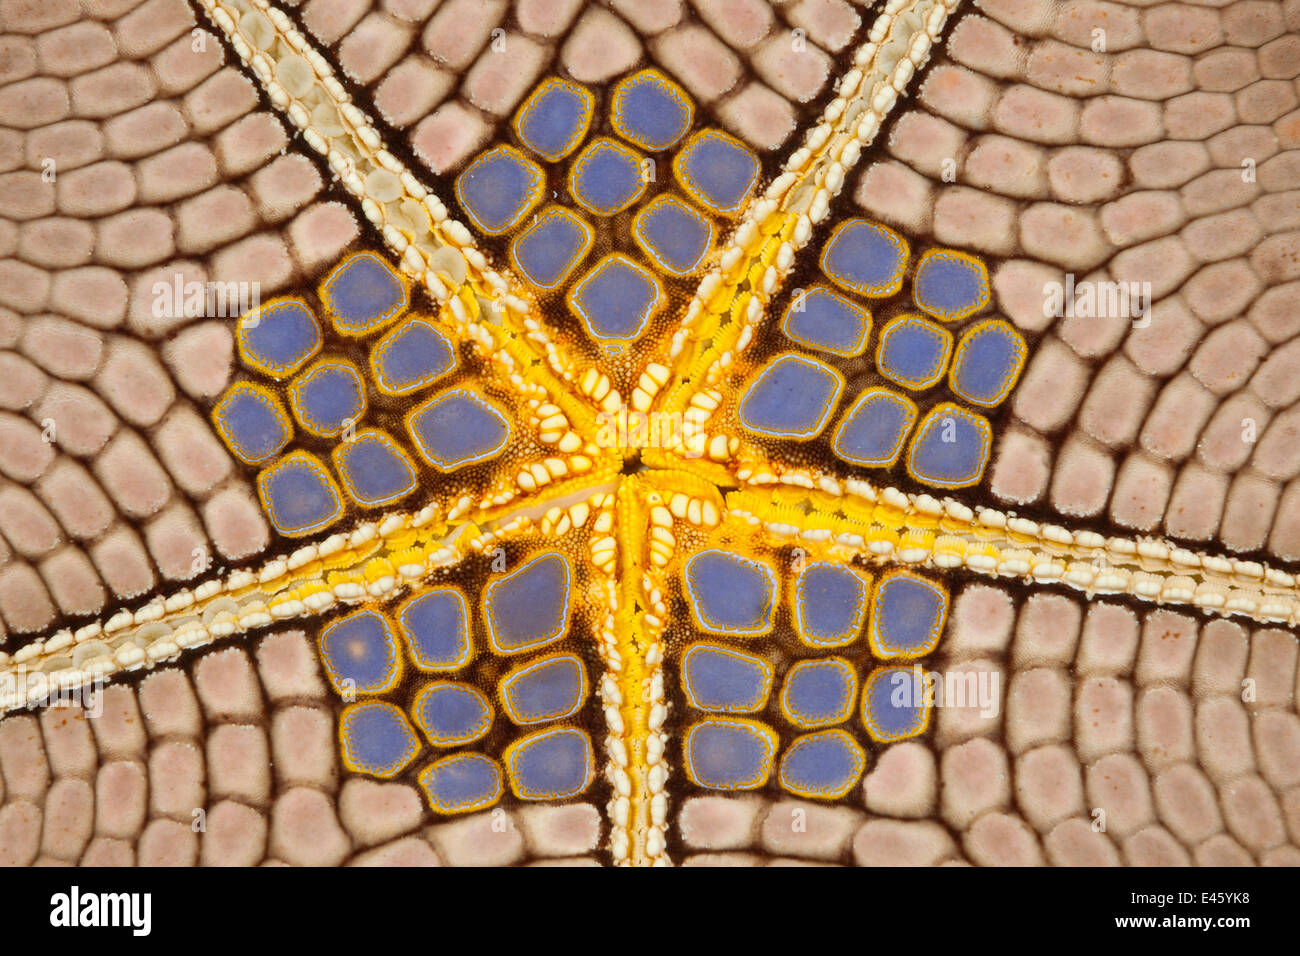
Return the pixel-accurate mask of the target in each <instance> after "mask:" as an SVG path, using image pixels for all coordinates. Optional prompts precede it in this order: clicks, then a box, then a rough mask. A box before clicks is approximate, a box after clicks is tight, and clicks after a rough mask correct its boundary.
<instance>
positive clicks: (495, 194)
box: [456, 70, 759, 350]
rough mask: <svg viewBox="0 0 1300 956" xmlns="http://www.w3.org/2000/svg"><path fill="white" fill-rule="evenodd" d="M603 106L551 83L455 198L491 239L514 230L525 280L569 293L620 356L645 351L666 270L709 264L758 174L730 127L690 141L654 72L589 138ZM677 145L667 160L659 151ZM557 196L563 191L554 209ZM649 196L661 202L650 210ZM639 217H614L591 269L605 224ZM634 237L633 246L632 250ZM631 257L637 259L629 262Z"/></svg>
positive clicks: (564, 83) (586, 93)
mask: <svg viewBox="0 0 1300 956" xmlns="http://www.w3.org/2000/svg"><path fill="white" fill-rule="evenodd" d="M596 109H597V102H596V97H595V96H594V95H593V93H592V92H591V91H590V90H588V89H587V88H585V87H583V86H581V85H579V84H577V83H574V82H572V81H569V80H565V79H561V78H558V77H551V78H549V79H546V80H544V81H543V82H541V83H540V84H539V85H538V86H537V87H536V88H535V89H534V90H533V91H532V93H531V94H529V96H528V97H527V99H526V100H525V101H524V103H523V104H522V105H521V106H520V108H519V110H518V112H517V113H516V114H515V117H514V120H513V122H512V127H513V129H514V132H515V135H516V137H517V138H518V144H519V145H518V146H514V145H502V146H497V147H494V148H492V149H490V150H487V151H486V152H484V153H482V154H481V155H479V156H478V157H476V158H475V159H474V161H473V162H471V163H470V165H469V166H468V167H466V169H465V170H464V171H463V172H462V173H461V174H460V175H459V176H458V177H457V179H456V198H457V200H458V201H459V203H460V205H461V207H462V208H463V209H464V210H465V214H466V217H467V218H468V219H469V221H470V222H471V223H473V225H474V226H475V227H476V228H478V229H479V230H480V231H481V232H483V233H485V234H487V235H503V234H506V233H512V234H513V235H512V238H511V240H510V243H509V248H508V254H509V257H510V261H511V265H512V266H513V268H514V269H515V271H516V272H518V273H519V274H520V275H521V276H523V278H524V279H526V280H527V281H528V282H529V283H530V284H531V285H532V286H533V287H534V288H535V289H536V290H537V291H538V292H539V293H553V292H560V291H562V290H564V289H565V288H566V287H568V294H567V295H566V296H565V302H566V303H567V305H568V308H569V310H570V311H571V312H572V314H573V315H574V317H575V318H576V319H577V320H578V322H579V323H580V324H581V327H582V328H583V330H584V331H585V332H586V334H587V335H588V336H589V337H590V338H591V339H592V340H593V341H595V342H596V343H597V344H598V345H600V346H602V347H605V348H607V349H614V350H617V349H620V348H623V347H625V346H626V345H628V344H629V343H631V342H633V341H635V340H636V338H637V337H638V336H640V335H641V334H642V333H643V332H644V331H645V329H646V328H647V326H648V325H649V323H650V321H651V320H652V319H653V318H654V316H655V315H656V314H657V313H658V312H659V311H660V310H661V309H662V308H663V307H664V305H666V303H667V296H666V294H665V293H664V290H663V288H662V286H661V284H660V280H659V278H658V275H657V274H662V275H664V276H668V277H674V278H680V277H685V276H689V275H692V274H694V273H697V272H699V271H700V270H701V268H703V266H704V264H705V261H706V260H707V258H708V255H709V253H710V251H711V250H712V249H713V246H714V239H715V235H716V232H717V229H718V225H717V220H718V219H720V218H721V219H726V218H730V217H734V216H737V215H739V214H740V213H741V212H742V211H743V209H744V206H745V204H746V203H747V201H748V200H749V197H750V195H751V194H752V192H753V190H754V187H755V186H756V185H757V183H758V174H759V164H758V157H757V156H756V155H755V154H754V153H753V151H752V150H750V149H749V148H748V147H747V146H745V145H744V144H743V143H741V142H740V141H739V140H737V139H736V138H734V137H732V136H730V135H728V134H727V133H725V132H723V131H722V130H719V129H702V130H698V131H696V132H694V133H691V124H692V122H693V120H694V117H695V106H694V104H693V103H692V102H691V99H690V97H689V96H687V94H686V92H685V91H684V90H682V88H681V87H680V86H678V85H677V84H676V83H673V82H672V81H671V80H669V79H668V78H667V77H666V76H664V75H663V74H662V73H660V72H659V71H657V70H642V71H640V72H638V73H634V74H631V75H629V76H627V77H624V78H623V79H622V80H621V81H619V82H618V83H617V84H615V85H614V87H613V89H612V90H611V92H610V94H609V97H608V103H607V110H608V117H609V129H610V130H611V131H612V133H613V135H595V136H591V137H590V138H588V133H589V132H590V131H591V129H592V126H593V121H594V120H595V117H596ZM688 134H689V135H688ZM674 149H675V150H676V152H674V153H673V154H672V157H671V163H669V161H668V158H667V157H665V156H663V155H662V154H663V153H665V152H666V151H669V150H674ZM562 161H567V163H568V165H567V170H566V173H565V176H564V179H563V182H564V185H563V186H561V187H559V189H562V190H563V193H564V195H563V198H562V199H561V198H560V196H559V190H558V189H556V190H552V187H548V186H547V185H546V184H547V181H548V173H547V170H546V169H545V168H544V166H543V165H542V164H543V163H560V162H562ZM668 166H671V172H672V181H673V182H675V183H676V186H677V189H659V190H654V189H652V186H653V185H654V184H656V183H657V182H658V180H659V179H660V178H661V177H660V176H659V175H658V172H657V170H658V169H659V168H661V167H664V168H665V173H666V172H667V167H668ZM662 178H667V177H666V176H665V177H662ZM550 191H554V193H555V195H553V196H552V197H551V201H549V202H548V201H547V194H548V192H550ZM647 194H652V198H650V200H649V201H648V202H645V201H644V200H645V197H646V196H647ZM570 200H571V202H572V205H569V204H568V201H570ZM539 206H540V208H537V207H539ZM629 212H631V213H632V215H631V221H630V223H625V222H623V221H621V220H615V228H616V229H617V233H616V240H617V241H616V242H615V244H614V245H615V251H614V252H612V253H610V254H607V255H605V256H604V257H603V258H601V259H600V260H599V261H598V262H595V263H592V264H587V265H586V266H585V269H583V270H582V271H580V267H582V266H583V265H584V260H585V259H586V257H587V255H588V253H589V252H590V251H591V249H592V247H593V245H594V242H595V235H596V231H597V227H598V226H599V221H600V220H607V219H611V218H612V217H616V216H620V215H621V214H623V213H629ZM624 233H626V237H627V238H630V239H631V243H623V242H621V240H622V239H623V238H624ZM634 249H635V250H639V253H640V254H639V255H635V256H633V255H629V254H630V253H633V251H634ZM618 250H622V251H621V252H620V251H618ZM624 253H629V254H624Z"/></svg>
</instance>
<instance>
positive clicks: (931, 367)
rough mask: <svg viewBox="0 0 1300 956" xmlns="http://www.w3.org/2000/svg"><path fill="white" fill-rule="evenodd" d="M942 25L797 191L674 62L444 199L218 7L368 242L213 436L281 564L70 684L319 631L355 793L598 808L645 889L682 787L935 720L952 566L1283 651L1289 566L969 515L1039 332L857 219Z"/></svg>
mask: <svg viewBox="0 0 1300 956" xmlns="http://www.w3.org/2000/svg"><path fill="white" fill-rule="evenodd" d="M955 5H956V0H893V2H891V3H889V4H888V5H886V7H885V8H884V11H883V13H882V14H881V15H880V17H879V18H878V20H877V21H876V23H875V24H874V25H873V27H872V29H871V32H870V34H869V37H868V40H867V42H866V43H865V44H864V45H863V46H862V47H861V48H860V49H859V50H858V51H857V52H856V54H855V68H854V69H853V70H852V71H851V72H850V73H849V74H848V75H846V76H844V77H843V78H842V79H841V81H840V85H839V88H838V90H837V93H836V96H835V97H834V99H833V100H832V101H831V102H830V103H829V104H828V105H827V106H826V108H825V111H824V114H823V118H822V121H821V123H820V124H819V125H817V126H815V127H813V128H812V129H811V130H809V131H808V132H807V134H806V137H805V139H804V141H803V143H801V144H799V145H798V146H797V147H796V149H795V150H794V151H793V152H792V153H791V154H790V155H789V156H788V157H787V158H786V159H785V161H784V163H783V164H782V165H780V166H776V165H774V164H772V163H770V162H769V161H766V160H763V159H761V158H760V157H759V156H758V155H757V154H756V153H755V152H754V151H753V150H752V149H751V148H750V147H749V146H748V145H746V143H745V142H743V141H742V140H740V139H738V138H736V137H735V136H733V135H732V134H730V133H729V132H727V131H726V130H723V129H721V128H718V127H715V126H712V125H710V124H709V122H708V121H707V118H706V117H705V116H704V115H703V113H702V111H701V110H699V109H698V108H697V104H696V103H695V102H694V100H693V98H692V97H691V96H690V94H689V93H688V92H687V91H686V90H684V89H683V88H682V87H681V86H679V85H678V84H677V83H675V82H673V80H671V79H670V78H669V77H667V76H666V75H664V74H663V73H662V72H660V71H658V70H654V69H647V70H639V71H634V72H630V73H628V74H626V75H624V76H622V77H620V78H618V79H617V80H616V81H615V82H612V83H611V84H609V86H608V88H607V89H600V88H596V87H588V86H584V85H583V84H581V83H578V82H574V81H571V80H566V79H561V78H557V77H549V78H545V79H543V80H542V81H541V82H539V83H538V84H537V85H536V86H535V87H534V89H533V90H532V92H531V93H530V94H529V96H528V97H527V98H526V100H525V101H524V102H523V104H522V105H521V106H520V107H519V108H518V110H517V111H516V113H515V115H514V117H513V120H512V123H511V129H510V134H509V137H508V141H505V142H502V143H500V144H498V145H495V146H492V147H490V148H486V149H484V150H482V151H481V152H479V153H478V154H477V155H476V156H474V157H473V158H472V160H471V161H469V162H468V163H467V164H466V165H465V167H464V169H463V171H461V172H460V173H459V175H457V176H456V177H455V179H454V182H452V183H451V184H450V188H449V189H448V190H447V191H446V193H445V194H444V195H441V196H440V195H436V194H435V192H434V191H433V190H431V189H430V188H429V186H428V185H427V184H426V183H424V182H422V181H421V179H420V178H419V177H418V176H417V175H416V174H414V173H413V172H412V171H411V170H409V169H407V168H406V167H405V166H404V165H403V163H402V161H401V160H400V159H399V158H398V157H397V156H395V155H394V154H393V153H390V152H389V151H388V150H387V149H385V146H384V142H383V140H382V139H381V137H380V135H379V133H378V132H377V130H376V127H375V125H374V123H373V122H372V121H371V120H370V119H369V118H368V117H367V116H366V115H365V114H364V113H363V112H362V111H361V110H360V109H359V108H358V107H357V106H356V105H354V104H353V103H352V101H351V100H350V98H349V97H348V94H347V92H346V90H345V89H344V87H343V85H342V84H341V83H340V82H339V80H338V79H336V78H335V76H334V72H333V69H332V68H331V66H330V64H329V62H328V61H327V60H326V59H325V58H324V57H322V56H321V54H320V53H319V52H318V51H316V50H315V48H314V47H313V46H312V45H311V44H310V42H309V41H308V40H307V39H306V38H305V37H304V36H303V35H302V33H301V32H300V31H299V30H298V28H297V27H296V25H295V24H294V22H293V20H292V19H291V18H290V17H289V16H288V15H286V14H285V13H284V12H282V11H280V10H279V9H278V8H276V7H274V6H272V5H270V4H269V3H267V2H266V0H238V2H235V0H203V4H202V6H203V7H204V9H205V11H206V12H207V15H208V16H209V17H210V18H211V21H212V23H213V24H214V25H215V26H216V27H217V28H218V29H219V30H220V31H221V32H222V33H223V34H224V36H225V37H226V39H227V41H228V42H229V43H230V45H231V47H232V49H233V50H234V52H235V53H236V55H238V56H239V58H240V59H241V60H242V61H243V62H244V64H245V65H246V66H247V68H248V69H249V70H250V72H251V73H252V74H253V75H254V76H255V77H256V78H257V79H258V81H259V83H260V84H261V86H262V88H263V90H264V91H265V93H266V95H267V97H268V98H269V100H270V102H271V103H272V104H273V105H274V106H275V107H276V108H277V109H279V110H281V111H282V112H283V113H284V114H285V115H286V116H287V117H288V119H289V120H290V122H292V123H293V124H294V125H295V126H296V127H297V128H298V130H299V131H300V132H301V134H302V136H303V139H304V140H305V141H306V143H307V144H308V146H310V147H311V148H312V149H313V150H315V152H316V153H318V154H319V156H320V157H321V159H322V161H323V162H325V163H326V164H328V166H329V168H330V169H331V170H332V171H333V173H334V174H335V175H336V176H337V178H338V180H339V182H340V183H341V184H342V186H343V187H344V188H345V189H346V190H347V191H348V192H349V193H350V194H351V195H352V197H353V198H354V200H355V202H356V204H357V205H358V207H359V208H360V210H361V212H362V213H363V214H364V216H365V217H366V218H367V219H368V220H369V221H370V223H371V224H372V226H373V227H374V229H373V235H374V237H375V239H376V240H377V241H375V242H374V243H373V244H372V245H371V246H370V247H369V248H364V249H361V250H359V251H356V252H353V253H352V254H350V255H349V256H348V257H346V258H345V259H343V260H341V261H340V262H338V263H337V264H335V266H334V267H333V268H332V269H331V270H330V271H329V272H328V274H327V275H326V276H325V277H324V279H323V280H322V281H321V282H320V283H319V285H318V286H317V287H316V288H315V289H313V290H306V291H303V292H301V293H299V294H297V295H293V296H285V297H279V298H276V299H274V300H272V301H269V302H267V303H263V304H262V305H261V306H260V307H259V308H257V309H255V310H252V311H250V312H248V313H247V314H245V315H243V316H242V317H241V318H240V320H239V324H238V336H237V338H238V350H239V359H240V369H241V371H240V375H239V376H238V378H237V379H236V381H235V382H233V383H232V384H231V385H230V386H229V387H228V388H227V389H226V390H225V391H224V392H223V393H222V395H221V396H219V397H218V398H217V400H216V401H215V402H214V403H213V404H212V407H211V409H210V415H211V419H212V421H213V424H214V427H215V429H216V431H217V432H218V434H219V435H220V436H221V437H222V439H223V440H224V441H225V443H226V445H227V447H228V448H229V449H230V451H231V453H232V454H234V455H235V456H236V457H237V458H238V459H239V460H240V461H241V462H243V463H244V464H245V465H246V466H247V467H248V468H249V469H250V473H251V474H255V483H256V487H257V491H258V496H259V500H260V503H261V506H262V508H263V511H264V513H265V515H266V517H267V519H268V520H269V522H270V524H271V525H272V527H273V528H274V529H275V531H276V532H277V533H278V535H279V536H280V537H281V539H282V540H283V541H284V542H285V547H284V548H283V549H282V553H281V555H280V556H279V557H276V558H273V559H272V560H270V561H269V562H267V563H266V564H264V565H263V566H261V567H259V568H257V569H245V570H239V571H235V572H232V573H231V574H229V575H228V576H226V577H225V578H223V579H220V580H216V579H214V580H211V581H208V582H205V583H203V584H201V585H199V586H197V587H195V588H192V589H188V590H185V591H182V592H178V593H176V594H170V595H166V596H160V597H158V598H157V599H155V600H154V601H152V602H151V603H149V604H148V605H146V606H145V607H144V608H142V609H140V610H138V611H134V612H130V611H124V612H121V613H120V614H118V615H116V616H114V617H113V618H112V619H110V620H108V621H105V622H102V623H100V624H96V625H92V626H90V627H89V628H83V629H81V630H80V631H78V632H77V633H76V634H69V635H68V636H67V640H66V642H67V643H74V642H75V643H76V644H78V645H80V646H81V648H82V649H83V651H82V653H81V654H80V658H79V662H78V664H77V665H76V667H74V668H70V669H66V670H63V671H62V672H61V673H62V675H63V676H62V678H61V679H62V680H64V681H66V682H68V683H74V682H75V681H77V680H80V679H87V678H88V677H89V676H92V675H96V674H113V673H116V672H119V671H121V670H125V669H131V668H139V667H142V666H147V665H148V664H149V663H150V662H154V661H159V660H165V659H168V658H170V657H172V656H175V655H176V654H179V653H181V651H182V650H183V649H185V648H187V647H192V646H196V645H200V644H205V643H207V642H209V641H211V640H214V639H218V638H221V637H227V636H231V635H236V634H244V633H249V632H253V631H256V630H258V629H259V628H263V627H266V626H267V625H269V624H271V623H273V622H276V621H282V620H294V619H319V621H320V625H321V626H320V629H319V640H318V651H319V655H320V660H321V663H322V666H323V668H324V671H325V674H326V676H327V678H328V680H329V682H330V685H331V687H332V688H333V690H334V691H335V692H336V693H337V695H338V696H339V697H340V698H341V700H342V702H343V705H344V706H343V707H342V709H341V711H340V714H339V717H338V724H337V733H338V742H339V750H340V755H341V759H342V762H343V764H344V766H345V767H346V768H347V769H348V770H350V771H352V772H354V773H358V774H364V775H368V776H371V777H374V778H376V779H392V778H396V777H409V778H411V779H414V780H416V781H418V785H419V786H420V788H421V790H422V791H423V793H424V796H425V798H426V800H427V803H428V806H429V808H430V809H431V810H432V811H433V812H434V813H435V814H439V815H445V816H453V815H456V814H460V813H468V812H472V811H477V810H483V809H486V808H490V807H493V806H495V805H497V804H498V803H501V802H503V801H517V802H524V803H527V802H538V801H563V800H567V799H570V798H574V797H577V796H579V795H584V794H585V795H586V796H587V797H588V798H591V797H593V796H594V797H596V798H598V799H602V800H603V801H604V802H605V803H606V804H607V806H608V808H609V819H610V824H611V829H610V835H609V850H610V852H611V855H612V857H613V859H614V860H615V861H617V862H620V863H632V864H643V865H644V864H662V863H666V862H669V861H670V859H671V853H672V848H671V847H670V836H669V833H668V828H667V807H668V802H669V800H670V799H673V798H674V797H677V796H680V795H682V794H684V793H686V792H688V791H691V790H709V791H723V792H731V791H743V790H751V789H756V788H761V787H769V786H773V787H777V788H780V789H781V790H784V791H785V792H787V793H789V794H792V795H794V796H797V797H800V798H805V799H809V800H820V801H835V800H839V799H842V798H844V797H845V795H846V794H848V793H850V792H851V791H852V790H853V789H854V788H855V787H856V786H857V784H858V783H859V780H860V778H861V776H862V774H863V771H864V769H865V768H866V766H867V762H868V756H869V754H870V753H871V751H872V749H873V748H876V747H879V746H880V745H884V744H888V743H892V742H895V741H901V740H906V739H909V738H911V737H915V736H918V735H920V734H922V733H924V732H925V731H926V729H927V727H928V726H929V722H930V719H931V714H932V711H933V708H934V707H935V706H942V694H943V692H944V691H943V687H942V686H940V687H936V686H935V684H934V681H933V675H931V674H929V672H928V671H927V669H926V666H925V664H926V660H927V657H928V655H930V654H932V653H933V652H934V651H935V649H936V647H937V645H938V642H939V640H940V636H941V635H942V634H943V632H944V627H945V622H946V620H947V615H948V612H949V580H950V576H951V574H953V573H958V572H959V573H961V574H963V575H972V574H973V575H985V576H1009V577H1017V578H1021V579H1024V580H1026V581H1030V582H1036V583H1041V584H1046V585H1062V586H1070V587H1074V588H1078V589H1081V590H1085V591H1087V592H1089V593H1098V592H1100V593H1107V592H1118V593H1125V594H1130V595H1133V596H1135V597H1137V598H1139V599H1145V600H1159V601H1161V602H1163V603H1178V604H1186V605H1194V606H1197V607H1200V608H1202V609H1205V610H1210V611H1217V612H1220V613H1225V614H1226V613H1238V614H1245V615H1247V616H1251V617H1254V618H1256V619H1259V620H1282V621H1288V622H1292V623H1293V622H1294V619H1295V614H1296V610H1297V604H1296V600H1295V597H1294V592H1295V582H1294V580H1292V579H1291V578H1290V576H1288V575H1285V574H1283V573H1281V572H1277V571H1273V570H1271V569H1265V568H1263V567H1262V566H1259V565H1256V564H1253V563H1250V562H1240V561H1234V560H1232V559H1227V558H1221V557H1215V556H1212V555H1202V554H1198V553H1193V552H1190V551H1187V550H1185V549H1179V548H1173V547H1171V546H1168V545H1166V544H1163V543H1161V542H1156V541H1128V540H1125V539H1106V538H1104V537H1102V536H1101V535H1099V534H1097V533H1095V532H1093V531H1090V530H1087V529H1082V530H1070V529H1067V528H1064V527H1060V526H1057V525H1051V524H1040V523H1038V522H1033V521H1029V520H1027V519H1023V518H1017V517H1015V516H1013V515H1012V516H1009V515H1007V514H1004V513H1001V512H997V511H994V510H992V509H985V508H976V507H973V506H971V505H969V504H966V503H964V502H963V500H962V498H961V489H965V488H970V487H972V486H976V485H978V484H979V483H980V482H981V481H982V480H983V478H984V471H985V466H986V465H987V463H988V460H989V455H990V449H991V448H992V445H993V441H994V434H995V429H996V423H997V420H998V419H997V409H998V408H999V407H1000V406H1001V404H1002V403H1003V402H1004V401H1005V400H1006V399H1007V398H1008V396H1009V395H1010V394H1011V393H1012V390H1013V389H1014V387H1015V384H1016V381H1017V379H1018V376H1019V374H1020V372H1021V369H1022V367H1023V365H1024V363H1025V359H1026V355H1027V351H1028V346H1027V343H1026V342H1025V340H1024V338H1023V337H1022V335H1021V334H1020V333H1019V332H1018V331H1017V330H1016V329H1015V328H1014V327H1013V326H1012V325H1011V324H1010V323H1008V322H1007V321H1005V320H1004V319H1002V318H1000V317H999V316H997V315H994V314H992V313H990V312H989V306H990V298H991V297H990V283H989V275H988V271H987V269H986V267H985V265H984V263H982V262H981V261H980V260H979V259H978V258H976V257H973V256H971V255H969V254H966V253H963V252H960V251H958V250H955V249H947V248H942V247H934V248H924V249H913V248H911V245H910V243H909V241H908V239H907V237H906V236H904V235H902V234H900V233H899V232H897V231H895V230H893V229H890V228H887V227H886V226H884V225H881V224H879V223H876V222H874V221H870V220H867V219H863V218H859V217H856V216H852V215H850V214H847V213H846V212H845V209H844V208H843V206H842V204H840V203H839V198H838V197H839V194H840V191H841V188H842V186H843V184H844V182H845V177H846V175H847V174H848V172H849V171H850V170H851V169H853V167H854V166H855V164H856V163H857V161H858V159H859V158H860V156H861V154H862V151H863V150H864V149H866V148H868V147H869V146H870V145H871V143H872V141H873V140H874V138H875V136H876V134H877V132H878V131H879V130H880V128H881V126H882V124H883V123H884V122H885V120H886V119H887V117H888V115H889V112H890V110H891V108H892V107H893V105H894V103H895V102H896V100H897V99H898V97H899V96H900V95H902V94H903V93H905V91H906V90H907V87H908V83H909V81H910V80H911V78H912V76H913V74H914V73H915V72H916V70H918V69H919V68H920V67H922V66H923V65H924V63H925V62H926V59H927V58H928V56H929V52H930V49H931V47H932V45H933V44H934V43H935V42H936V41H937V40H938V39H939V38H940V37H941V36H942V30H943V26H944V23H945V20H946V19H947V17H948V15H949V14H950V12H951V11H952V9H953V8H954V7H955ZM123 637H125V638H126V640H123V639H122V638H123ZM63 640H64V639H63V638H62V637H56V638H52V639H50V640H48V641H45V642H39V643H38V644H34V645H31V646H32V647H33V648H34V650H33V651H31V652H29V653H28V658H32V657H35V658H37V659H41V658H43V657H44V658H49V657H52V656H53V655H56V654H57V653H58V652H59V651H60V650H62V649H63V646H64V644H63V643H61V642H63ZM100 645H102V647H103V651H104V653H102V654H100V653H95V652H94V651H97V650H98V649H99V646H100ZM18 700H19V698H18V696H17V694H15V695H12V696H11V699H10V703H11V704H12V703H16V702H18Z"/></svg>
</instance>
